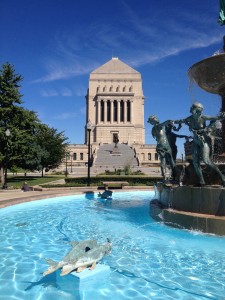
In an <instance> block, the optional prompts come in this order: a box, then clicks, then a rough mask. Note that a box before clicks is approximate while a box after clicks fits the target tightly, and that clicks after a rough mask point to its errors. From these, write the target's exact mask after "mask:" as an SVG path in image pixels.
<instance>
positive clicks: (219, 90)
mask: <svg viewBox="0 0 225 300" xmlns="http://www.w3.org/2000/svg"><path fill="white" fill-rule="evenodd" d="M188 75H189V77H190V78H191V79H193V80H194V82H195V83H196V84H197V85H199V86H200V87H201V88H202V89H203V90H205V91H207V92H209V93H213V94H219V95H223V94H224V90H225V54H220V55H215V56H211V57H208V58H206V59H204V60H201V61H199V62H197V63H196V64H194V65H193V66H192V67H191V68H190V69H189V71H188Z"/></svg>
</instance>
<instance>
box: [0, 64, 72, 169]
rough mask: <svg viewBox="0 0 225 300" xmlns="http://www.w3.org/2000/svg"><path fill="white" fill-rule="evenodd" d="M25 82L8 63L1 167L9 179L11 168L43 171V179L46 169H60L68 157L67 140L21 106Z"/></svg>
mask: <svg viewBox="0 0 225 300" xmlns="http://www.w3.org/2000/svg"><path fill="white" fill-rule="evenodd" d="M22 80H23V78H22V76H20V75H17V74H15V70H14V67H13V66H12V65H10V64H9V63H6V64H4V65H3V66H2V69H0V167H3V168H4V171H5V174H6V175H7V168H12V167H13V168H15V167H19V168H23V169H25V170H35V169H36V170H42V175H43V170H44V168H48V169H51V168H55V167H57V166H58V165H59V164H60V163H61V161H62V159H63V158H64V157H65V151H66V143H65V142H66V140H67V138H66V137H65V135H64V133H63V132H57V130H56V129H55V128H49V127H48V126H47V125H44V124H41V122H40V120H39V119H38V117H37V114H36V113H35V112H34V111H30V110H27V109H25V108H24V107H23V106H22V104H23V101H22V100H21V98H22V94H21V93H20V88H21V82H22ZM7 129H9V130H10V136H7V135H6V134H5V132H6V130H7Z"/></svg>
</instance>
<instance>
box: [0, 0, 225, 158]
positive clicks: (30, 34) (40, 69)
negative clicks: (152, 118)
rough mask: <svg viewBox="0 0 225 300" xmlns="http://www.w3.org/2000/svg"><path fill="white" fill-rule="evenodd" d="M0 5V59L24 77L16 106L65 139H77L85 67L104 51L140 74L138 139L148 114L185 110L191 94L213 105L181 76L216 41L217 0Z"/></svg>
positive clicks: (45, 0)
mask: <svg viewBox="0 0 225 300" xmlns="http://www.w3.org/2000/svg"><path fill="white" fill-rule="evenodd" d="M0 11H1V18H0V41H1V44H0V64H1V65H2V64H3V63H5V62H9V63H11V64H13V65H14V68H15V70H16V73H19V74H21V75H22V76H23V77H24V80H23V83H22V90H21V91H22V94H23V101H24V107H26V108H28V109H30V110H34V111H36V112H37V114H38V116H39V118H40V119H41V121H42V122H43V123H46V124H48V125H49V126H53V127H55V128H57V129H58V130H59V131H65V135H66V136H67V137H68V138H69V141H70V142H71V143H75V144H83V143H84V126H85V95H86V92H87V87H88V79H89V74H90V72H91V71H93V70H94V69H95V68H97V67H99V66H100V65H102V64H104V63H105V62H107V61H108V60H110V59H111V58H112V56H116V57H119V59H121V60H122V61H123V62H125V63H127V64H128V65H130V66H131V67H133V68H134V69H136V70H137V71H139V72H140V73H141V74H142V80H143V91H144V96H145V128H146V143H155V141H154V140H153V138H152V136H151V133H150V132H151V126H150V125H149V124H148V123H147V118H148V116H149V115H151V114H156V115H157V116H158V117H159V118H160V120H161V121H165V120H167V119H177V118H181V117H186V116H188V115H189V108H190V105H191V103H192V102H194V101H199V102H202V103H203V105H204V107H205V113H206V114H210V115H214V114H217V113H218V111H219V108H220V103H221V100H220V97H219V96H217V95H213V94H209V93H206V92H204V91H202V90H200V88H198V87H196V86H194V85H191V87H190V84H189V79H188V76H187V72H188V69H189V68H190V67H191V66H192V65H193V64H194V63H196V62H198V61H199V60H202V59H204V58H207V57H209V56H211V55H212V54H213V53H214V52H215V51H217V50H218V49H220V48H222V38H223V35H225V26H220V25H219V24H218V23H217V19H218V16H219V0H218V1H215V0H204V1H202V0H183V1H181V0H179V1H178V0H171V1H168V0H160V1H156V0H111V1H109V0H107V1H106V0H82V1H80V0H1V1H0ZM187 132H188V131H187V129H186V128H185V127H183V128H182V130H181V131H180V133H187ZM182 142H183V141H182ZM178 144H179V148H180V154H181V153H183V148H182V145H181V144H182V143H181V141H179V142H178Z"/></svg>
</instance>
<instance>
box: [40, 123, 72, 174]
mask: <svg viewBox="0 0 225 300" xmlns="http://www.w3.org/2000/svg"><path fill="white" fill-rule="evenodd" d="M36 139H37V144H38V145H39V146H40V148H41V149H42V153H41V161H40V166H41V170H42V176H43V171H44V169H48V170H49V169H54V168H56V167H58V166H59V165H60V163H61V162H62V160H63V159H64V157H65V155H66V148H67V145H68V143H67V142H66V141H67V139H68V138H67V137H65V135H64V132H58V131H57V129H55V128H50V127H48V126H47V125H45V124H40V125H39V128H38V130H37V132H36Z"/></svg>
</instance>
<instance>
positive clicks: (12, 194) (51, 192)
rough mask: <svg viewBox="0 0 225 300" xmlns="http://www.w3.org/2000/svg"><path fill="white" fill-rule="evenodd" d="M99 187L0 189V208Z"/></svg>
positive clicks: (91, 190)
mask: <svg viewBox="0 0 225 300" xmlns="http://www.w3.org/2000/svg"><path fill="white" fill-rule="evenodd" d="M112 190H113V189H112ZM153 190H154V187H143V186H135V187H129V188H128V187H127V188H123V189H119V190H118V189H116V190H113V191H115V192H130V191H153ZM98 192H99V190H98V189H97V187H75V188H60V189H59V188H53V189H43V190H39V191H38V190H34V191H29V192H22V191H21V190H0V209H1V208H4V207H8V206H11V205H16V204H20V203H24V202H31V201H35V200H43V199H47V198H55V197H61V196H70V195H75V194H86V193H98Z"/></svg>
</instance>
